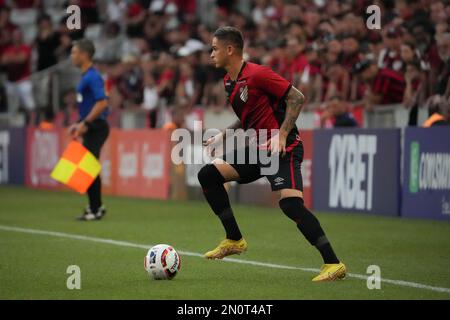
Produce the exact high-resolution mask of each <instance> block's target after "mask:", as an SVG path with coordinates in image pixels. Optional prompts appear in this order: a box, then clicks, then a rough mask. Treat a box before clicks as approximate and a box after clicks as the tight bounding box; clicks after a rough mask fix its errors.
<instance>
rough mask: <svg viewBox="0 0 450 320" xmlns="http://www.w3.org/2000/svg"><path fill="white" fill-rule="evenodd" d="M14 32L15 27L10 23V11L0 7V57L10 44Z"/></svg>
mask: <svg viewBox="0 0 450 320" xmlns="http://www.w3.org/2000/svg"><path fill="white" fill-rule="evenodd" d="M15 30H17V26H16V25H15V24H14V23H12V22H11V9H10V8H9V7H6V6H5V7H0V57H1V56H2V54H3V52H4V51H5V49H6V47H8V46H9V45H10V44H11V36H12V34H13V32H14V31H15Z"/></svg>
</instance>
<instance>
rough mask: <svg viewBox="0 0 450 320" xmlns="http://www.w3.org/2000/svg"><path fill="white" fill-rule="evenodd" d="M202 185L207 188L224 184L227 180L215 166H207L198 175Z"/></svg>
mask: <svg viewBox="0 0 450 320" xmlns="http://www.w3.org/2000/svg"><path fill="white" fill-rule="evenodd" d="M197 178H198V181H199V182H200V185H201V186H202V187H203V188H205V187H208V186H211V185H217V184H223V183H224V182H225V179H224V178H223V177H222V174H221V173H220V172H219V170H217V168H216V166H215V165H213V164H207V165H205V166H204V167H203V168H201V169H200V171H199V172H198V174H197Z"/></svg>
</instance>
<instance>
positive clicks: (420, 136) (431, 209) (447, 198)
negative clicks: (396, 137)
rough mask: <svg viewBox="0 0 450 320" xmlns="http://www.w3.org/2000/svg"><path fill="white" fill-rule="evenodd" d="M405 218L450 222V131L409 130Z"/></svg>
mask: <svg viewBox="0 0 450 320" xmlns="http://www.w3.org/2000/svg"><path fill="white" fill-rule="evenodd" d="M403 168H404V171H403V196H402V216H404V217H419V218H433V219H440V220H448V221H450V128H447V127H437V128H427V129H423V128H408V129H406V130H405V137H404V157H403Z"/></svg>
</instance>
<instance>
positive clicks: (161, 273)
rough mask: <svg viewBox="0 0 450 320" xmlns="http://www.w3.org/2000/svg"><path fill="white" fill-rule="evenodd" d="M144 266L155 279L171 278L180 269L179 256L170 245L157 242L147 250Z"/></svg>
mask: <svg viewBox="0 0 450 320" xmlns="http://www.w3.org/2000/svg"><path fill="white" fill-rule="evenodd" d="M144 268H145V271H147V272H148V274H149V275H150V277H153V279H155V280H172V279H173V278H174V277H175V276H176V275H177V273H178V271H180V269H181V258H180V256H179V254H178V253H177V252H176V251H175V249H174V248H173V247H172V246H169V245H167V244H158V245H156V246H154V247H152V248H151V249H150V250H148V253H147V255H146V256H145V258H144Z"/></svg>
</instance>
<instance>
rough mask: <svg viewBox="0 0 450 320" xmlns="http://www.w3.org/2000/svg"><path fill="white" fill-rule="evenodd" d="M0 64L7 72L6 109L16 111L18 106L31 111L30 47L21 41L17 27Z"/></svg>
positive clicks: (32, 103)
mask: <svg viewBox="0 0 450 320" xmlns="http://www.w3.org/2000/svg"><path fill="white" fill-rule="evenodd" d="M1 64H2V65H3V66H5V69H6V74H7V83H6V91H7V95H8V103H9V110H8V111H10V112H16V111H17V109H18V107H19V106H23V107H25V109H26V110H27V111H32V110H33V109H34V99H33V88H32V83H31V81H30V79H29V77H30V75H31V47H30V46H28V45H26V44H24V43H23V39H22V32H21V31H20V30H19V29H16V30H14V32H13V34H12V44H11V45H10V46H8V47H7V48H6V49H5V51H4V52H3V55H2V57H1ZM17 99H18V100H19V101H17Z"/></svg>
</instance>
